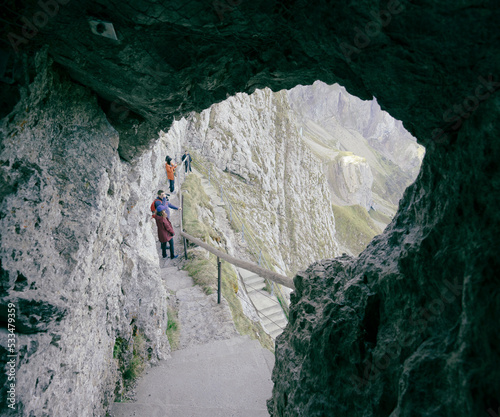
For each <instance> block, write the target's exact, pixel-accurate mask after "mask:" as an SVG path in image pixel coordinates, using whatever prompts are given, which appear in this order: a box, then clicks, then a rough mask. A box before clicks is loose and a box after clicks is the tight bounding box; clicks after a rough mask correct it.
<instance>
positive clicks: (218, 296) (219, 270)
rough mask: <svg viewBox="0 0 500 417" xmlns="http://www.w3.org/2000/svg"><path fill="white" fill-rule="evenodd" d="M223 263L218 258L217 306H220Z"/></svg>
mask: <svg viewBox="0 0 500 417" xmlns="http://www.w3.org/2000/svg"><path fill="white" fill-rule="evenodd" d="M220 281H221V261H220V258H219V257H217V304H220Z"/></svg>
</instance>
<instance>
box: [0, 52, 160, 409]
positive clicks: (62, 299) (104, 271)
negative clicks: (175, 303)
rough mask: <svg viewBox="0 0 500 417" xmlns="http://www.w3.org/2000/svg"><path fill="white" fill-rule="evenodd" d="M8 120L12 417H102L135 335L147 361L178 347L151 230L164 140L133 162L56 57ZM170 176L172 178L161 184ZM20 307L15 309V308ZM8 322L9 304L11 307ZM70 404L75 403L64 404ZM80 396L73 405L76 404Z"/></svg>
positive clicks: (5, 162) (4, 206)
mask: <svg viewBox="0 0 500 417" xmlns="http://www.w3.org/2000/svg"><path fill="white" fill-rule="evenodd" d="M37 69H38V71H39V73H38V75H37V77H36V79H35V81H34V83H32V84H31V85H30V90H29V91H26V92H25V95H24V99H23V100H22V101H21V102H20V103H19V105H18V106H17V108H16V111H15V112H14V113H12V114H11V115H10V117H8V118H5V119H3V120H2V124H1V126H0V135H1V137H2V147H1V151H0V161H1V165H2V167H3V169H2V175H3V177H2V186H3V187H2V189H3V190H2V191H3V192H4V193H5V192H7V193H8V196H7V197H5V198H4V199H3V200H2V202H1V206H0V212H1V213H2V214H1V219H0V227H1V230H2V233H1V252H0V253H1V264H0V266H1V275H2V283H1V293H0V296H1V297H2V298H1V299H2V302H3V304H4V305H5V306H7V305H13V308H14V309H15V320H14V322H13V325H14V326H15V334H16V340H15V344H14V349H13V352H10V350H7V348H8V345H7V342H8V340H9V341H10V339H8V338H7V329H6V328H3V329H2V333H1V335H2V338H1V343H0V354H1V360H2V362H3V363H4V364H6V363H7V362H8V360H10V358H11V357H8V356H7V355H9V354H10V353H14V354H15V355H14V357H15V358H16V361H17V366H16V371H15V372H14V377H15V380H14V383H15V386H16V388H17V391H16V395H15V398H16V403H15V404H16V408H15V411H13V410H11V409H10V408H7V405H8V404H7V403H6V401H4V400H5V398H7V389H8V388H9V386H10V385H9V384H10V382H8V381H7V376H6V374H2V376H1V377H0V379H1V383H0V385H1V387H2V388H1V396H2V403H1V409H2V415H11V414H12V415H26V416H27V415H36V416H70V415H75V416H76V415H78V416H91V415H94V416H97V415H104V414H105V410H106V409H107V406H108V405H109V403H110V402H112V401H113V400H114V398H115V394H119V393H120V392H121V390H122V382H121V381H122V375H121V373H122V372H125V371H126V369H127V368H128V367H129V366H130V362H131V360H132V357H133V349H134V346H133V341H134V336H136V335H137V334H141V335H142V337H143V339H144V340H145V347H144V355H145V356H146V359H150V360H152V361H153V362H154V361H156V360H158V359H162V358H165V357H166V355H167V354H168V352H169V345H168V341H167V338H166V336H165V329H166V323H167V314H166V301H165V296H166V294H165V293H164V290H163V286H162V285H161V283H160V281H159V278H158V259H157V253H156V245H155V239H154V236H153V234H152V233H151V226H150V222H151V220H150V215H148V209H149V205H150V203H151V198H152V195H153V193H152V191H153V188H154V187H155V186H156V184H157V182H158V181H159V178H158V176H157V175H158V174H162V163H163V158H164V156H162V155H164V149H163V148H162V147H161V144H160V143H158V144H157V145H156V146H154V147H152V148H151V149H149V150H148V151H147V152H145V153H144V154H143V155H142V156H141V158H138V159H136V161H134V164H133V165H132V164H129V163H126V162H123V161H122V160H120V158H119V155H118V146H119V140H120V138H119V135H118V133H117V132H116V130H115V129H114V128H113V127H112V126H111V125H110V124H109V123H108V121H107V120H106V118H105V116H104V113H103V112H102V110H101V109H100V108H99V106H98V105H97V101H96V99H95V97H93V96H92V95H91V94H89V92H88V91H86V90H85V89H84V88H82V87H80V86H75V85H74V84H73V83H71V82H70V81H69V80H68V79H67V77H66V76H64V75H61V74H60V72H59V71H57V70H55V69H53V67H52V65H51V62H50V59H48V60H47V55H46V54H40V55H39V59H38V68H37ZM162 179H163V178H162ZM8 303H11V304H8ZM1 319H2V321H3V322H5V323H7V308H5V309H3V310H2V311H1ZM60 398H66V400H64V401H59V399H60ZM69 398H70V399H71V400H68V399H69ZM9 413H11V414H9Z"/></svg>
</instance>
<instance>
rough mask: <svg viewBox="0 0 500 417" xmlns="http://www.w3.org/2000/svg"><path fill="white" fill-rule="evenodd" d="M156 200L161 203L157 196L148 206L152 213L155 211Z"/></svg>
mask: <svg viewBox="0 0 500 417" xmlns="http://www.w3.org/2000/svg"><path fill="white" fill-rule="evenodd" d="M156 201H159V202H160V203H161V200H160V199H159V198H155V201H153V202H152V203H151V207H150V209H151V212H152V213H153V214H155V213H156V206H155V202H156Z"/></svg>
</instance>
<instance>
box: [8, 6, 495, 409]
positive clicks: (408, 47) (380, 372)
mask: <svg viewBox="0 0 500 417" xmlns="http://www.w3.org/2000/svg"><path fill="white" fill-rule="evenodd" d="M63 3H66V4H63ZM16 7H19V6H14V4H12V5H10V7H9V10H10V11H9V13H11V14H8V15H6V16H7V20H9V19H14V20H15V19H18V20H17V21H16V22H17V23H18V25H17V26H16V24H10V25H5V26H4V27H3V28H2V31H1V33H2V37H3V39H7V35H8V34H9V33H16V34H18V36H21V35H23V36H24V34H23V32H22V30H23V29H22V26H23V24H26V23H25V22H24V21H21V20H20V19H21V16H24V17H26V18H27V19H28V21H32V20H33V18H34V16H35V14H36V13H37V12H38V11H40V10H39V9H38V8H39V7H40V6H39V5H38V2H36V1H27V2H24V5H23V7H20V8H18V9H16ZM12 10H14V12H12ZM16 13H17V15H16ZM87 16H94V17H99V18H101V19H104V20H108V21H111V22H113V24H114V25H115V29H116V32H117V35H118V38H119V40H118V42H117V41H113V40H111V39H107V38H103V37H99V36H97V35H94V34H92V33H91V32H90V29H89V24H88V21H87V19H86V18H87ZM499 21H500V4H499V3H498V1H496V0H483V1H482V0H461V1H456V0H453V1H452V0H444V1H437V0H423V1H420V2H416V1H410V0H406V1H404V0H401V1H397V0H388V1H367V0H356V1H346V0H338V1H316V2H309V1H305V0H295V1H292V2H282V1H277V0H276V1H272V0H271V1H269V0H257V1H252V2H250V1H247V0H238V1H229V0H214V1H213V2H205V1H194V0H193V1H190V2H180V1H171V2H166V3H161V4H160V3H159V2H149V1H148V2H146V1H141V0H136V1H132V0H130V1H120V2H118V1H109V2H101V1H83V2H60V3H59V7H58V10H57V12H54V16H53V17H51V18H50V19H48V21H47V23H46V24H44V25H40V26H43V27H40V28H39V30H38V31H37V33H35V34H34V35H33V36H31V37H30V38H29V39H26V42H21V41H16V42H14V47H16V49H18V52H19V54H21V55H22V54H26V56H27V57H28V59H27V62H28V64H29V62H32V59H31V58H32V54H33V51H35V50H37V49H38V48H39V47H40V46H42V45H44V44H48V45H49V54H50V55H51V56H52V57H53V58H54V60H55V61H56V62H58V63H59V64H60V65H61V66H62V67H64V70H65V71H67V72H68V73H69V74H70V75H71V77H72V78H73V79H74V80H75V81H77V82H78V83H80V84H83V85H85V86H87V87H88V88H89V89H91V90H93V91H94V92H96V94H97V95H98V96H99V97H100V103H101V105H102V107H103V109H104V111H105V112H106V113H107V114H108V119H110V120H111V119H118V121H119V122H120V128H119V127H118V126H117V130H118V131H120V132H121V133H120V134H121V135H122V136H124V137H126V138H127V140H125V141H123V142H122V149H121V151H120V155H121V156H122V158H123V159H126V160H129V161H132V160H135V159H136V158H140V156H141V155H142V154H143V153H144V152H147V149H148V143H149V141H150V140H151V136H150V135H140V136H138V137H137V140H136V141H134V139H133V134H132V132H139V131H140V129H141V128H142V126H143V125H144V126H145V127H144V128H143V131H148V129H150V127H151V126H158V128H163V129H166V128H168V126H169V125H170V123H171V121H172V119H173V118H174V117H178V116H181V115H185V114H186V113H187V112H189V111H191V110H197V111H200V110H202V109H204V108H207V107H208V106H209V105H211V104H212V103H214V102H217V101H221V100H223V99H225V98H226V96H227V95H228V94H233V93H234V92H237V91H245V92H252V91H253V90H254V89H255V88H259V87H264V86H268V87H270V88H272V89H273V90H275V91H276V90H279V89H282V88H291V87H294V86H295V85H297V84H311V83H313V82H314V81H315V80H317V79H319V80H322V81H324V82H326V83H334V82H338V83H339V84H341V85H344V86H345V87H346V88H347V90H348V91H349V92H350V93H351V94H354V95H357V96H359V97H360V98H363V99H370V98H371V97H372V95H374V96H376V97H377V100H378V102H379V103H380V105H381V107H382V109H384V110H387V111H388V112H389V113H390V114H391V115H392V116H394V117H395V118H397V119H400V120H402V121H403V122H404V125H405V127H406V128H407V129H408V130H409V131H410V132H411V133H412V134H413V135H414V136H416V137H417V138H418V140H419V142H420V143H421V144H423V145H425V146H426V148H427V153H426V157H425V160H424V163H423V166H422V169H421V173H420V175H419V177H418V179H417V181H416V182H415V184H414V185H413V186H411V187H410V188H409V189H408V190H407V192H406V194H405V196H404V198H403V199H402V201H401V208H400V210H399V212H398V214H397V216H396V217H395V218H394V221H393V222H392V224H391V225H390V226H389V227H388V228H387V229H386V230H385V232H384V234H383V235H382V236H380V237H378V238H376V239H375V240H374V241H373V243H372V244H371V245H370V246H369V247H368V248H367V249H366V251H365V252H363V253H362V254H361V255H360V257H359V258H357V259H345V258H343V259H341V260H335V261H323V262H319V263H317V264H315V265H313V266H312V267H311V268H310V269H309V270H308V271H306V272H305V273H303V274H302V275H300V276H299V277H298V278H297V284H296V285H297V291H296V293H295V296H294V302H293V305H292V321H291V324H290V326H289V327H288V328H287V330H286V331H285V332H284V334H283V335H282V336H281V338H280V339H279V340H278V343H277V351H276V356H277V361H276V367H275V371H274V376H273V378H274V381H275V390H274V393H273V398H272V399H271V401H270V402H269V409H270V411H271V413H272V415H273V416H278V415H280V416H285V415H286V416H299V415H301V416H307V417H310V416H315V415H318V416H320V415H349V416H351V415H352V416H355V415H364V416H369V415H377V416H386V415H391V416H414V415H417V416H420V415H421V416H438V415H439V416H443V415H444V416H447V415H450V416H451V415H453V416H464V417H465V416H471V415H474V416H481V415H488V413H487V410H488V409H489V410H494V412H496V413H498V412H497V408H495V407H498V401H499V400H500V392H499V384H498V381H499V380H500V379H499V367H498V363H499V359H500V358H499V356H500V353H499V348H498V346H499V343H498V342H499V340H498V329H497V327H498V326H497V323H498V319H499V314H498V313H499V311H498V306H499V305H500V304H499V290H498V288H499V279H498V275H499V274H498V273H497V269H498V268H497V264H498V244H499V238H498V236H497V231H498V230H499V227H498V226H499V225H498V221H499V215H498V212H499V211H498V207H499V204H498V203H499V201H498V200H499V195H500V193H499V184H500V177H499V171H498V170H499V166H500V164H499V162H498V161H499V160H500V159H499V157H500V155H499V149H498V143H499V141H498V138H497V135H498V133H497V132H498V131H499V129H498V127H499V126H498V120H499V115H500V108H499V98H498V94H499V93H498V89H499V86H500V84H499V80H500V65H499V61H500V30H499V26H498V22H499ZM23 22H24V23H23ZM32 34H33V33H32ZM26 36H27V34H26ZM8 43H11V44H12V43H13V42H12V39H9V41H8ZM5 47H6V46H5V45H4V48H5ZM11 52H12V51H11ZM28 66H29V65H28ZM32 73H33V69H32V68H31V67H29V68H25V71H24V73H23V74H25V76H24V77H20V78H19V81H18V82H19V83H22V82H25V81H23V80H25V78H26V74H27V75H28V76H30V75H31V74H32ZM54 117H55V116H54ZM21 121H22V120H21V119H20V122H21ZM115 123H116V122H115ZM19 128H21V127H19ZM63 128H64V127H61V129H63ZM2 142H5V138H4V139H3V140H2ZM2 146H5V144H3V145H2ZM18 146H19V147H20V149H19V152H20V153H21V152H25V153H27V154H29V153H30V152H32V151H31V150H30V148H29V147H26V148H22V146H23V145H22V144H19V145H18ZM82 146H83V145H82ZM145 150H146V151H145ZM63 162H64V161H63V160H61V161H60V163H61V164H62V163H63ZM2 169H3V170H4V171H5V167H4V166H3V168H2ZM22 169H23V170H28V171H29V170H35V171H36V167H34V166H32V165H26V164H23V165H22ZM20 170H21V166H17V167H16V170H15V172H20ZM28 171H26V172H28ZM9 175H11V174H9ZM12 175H15V174H12ZM16 175H17V174H16ZM16 184H17V183H16V181H15V180H13V181H7V185H3V184H2V188H1V190H2V194H8V195H10V194H13V193H14V194H15V195H19V196H20V198H22V197H21V196H22V190H21V189H18V187H17V185H16ZM34 185H35V184H34ZM52 188H53V191H51V193H53V194H57V193H60V192H61V190H63V189H64V185H61V184H59V185H58V184H54V185H53V186H52ZM81 193H82V195H86V194H85V192H83V191H81ZM3 221H4V224H5V225H6V226H5V227H7V225H9V223H8V221H7V220H5V218H4V219H3ZM14 224H15V223H12V224H10V227H14ZM61 236H64V233H63V231H62V233H61ZM59 239H61V238H59ZM63 253H64V252H63ZM6 256H10V254H9V255H2V268H4V266H3V265H5V262H6V261H5V257H6ZM5 276H6V275H5V274H3V275H2V278H4V277H5ZM8 276H9V277H10V276H11V275H8ZM25 278H26V277H25ZM9 279H10V278H9ZM9 282H10V281H9ZM11 284H12V285H14V283H13V282H12V283H11ZM25 285H26V280H25V279H24V278H23V277H19V278H18V282H17V288H22V287H24V286H25ZM9 288H10V289H9V290H8V291H12V288H11V287H9ZM62 307H64V306H62ZM58 311H59V313H60V315H61V317H62V316H63V315H64V314H68V313H65V312H64V309H63V308H60V309H58ZM96 314H97V313H96ZM63 320H64V319H63ZM40 325H43V323H41V324H40ZM491 412H493V411H491ZM490 415H491V413H490Z"/></svg>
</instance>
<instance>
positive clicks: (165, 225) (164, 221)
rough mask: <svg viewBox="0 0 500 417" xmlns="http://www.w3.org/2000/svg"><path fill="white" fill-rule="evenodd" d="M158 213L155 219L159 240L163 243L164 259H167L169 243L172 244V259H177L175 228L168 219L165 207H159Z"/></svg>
mask: <svg viewBox="0 0 500 417" xmlns="http://www.w3.org/2000/svg"><path fill="white" fill-rule="evenodd" d="M156 211H157V213H158V214H155V215H154V218H155V220H156V227H157V228H158V239H159V240H160V242H161V254H162V256H163V257H164V258H166V257H167V243H170V259H175V258H177V257H178V256H179V255H174V239H173V237H174V235H175V232H174V228H173V227H172V223H170V220H168V218H167V212H166V209H165V206H158V207H157V209H156Z"/></svg>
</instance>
